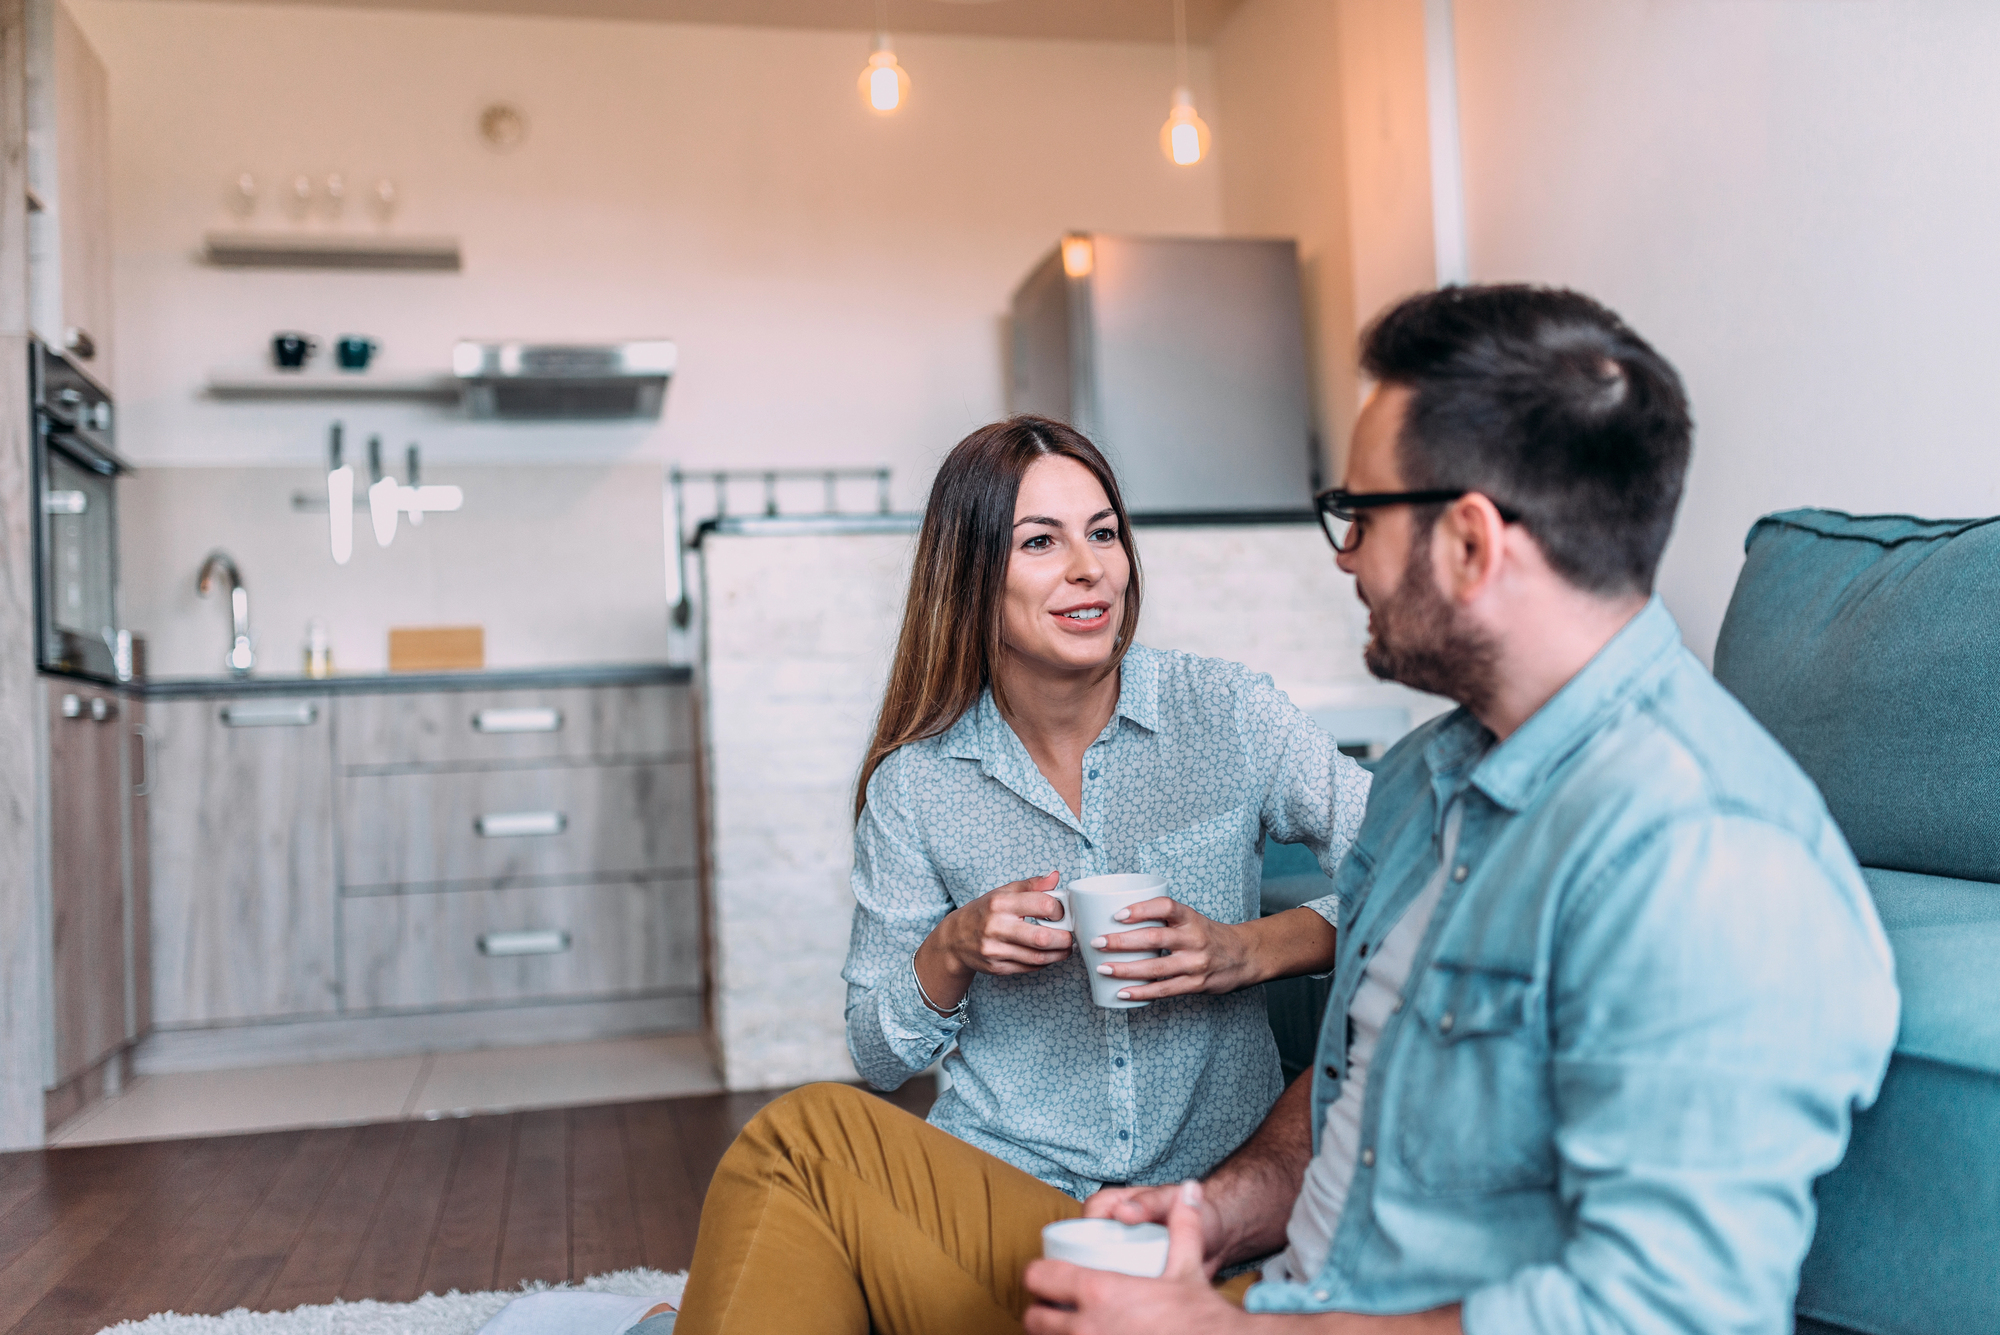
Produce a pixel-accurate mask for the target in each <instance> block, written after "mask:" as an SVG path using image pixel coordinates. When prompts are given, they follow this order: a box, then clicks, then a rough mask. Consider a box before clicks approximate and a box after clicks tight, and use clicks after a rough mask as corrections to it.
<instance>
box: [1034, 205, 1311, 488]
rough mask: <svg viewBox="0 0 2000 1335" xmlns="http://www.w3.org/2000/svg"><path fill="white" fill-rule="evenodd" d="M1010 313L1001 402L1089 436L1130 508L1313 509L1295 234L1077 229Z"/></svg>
mask: <svg viewBox="0 0 2000 1335" xmlns="http://www.w3.org/2000/svg"><path fill="white" fill-rule="evenodd" d="M1012 327H1013V345H1012V360H1013V366H1012V368H1011V375H1010V392H1009V396H1008V398H1009V406H1010V408H1011V409H1012V410H1013V411H1014V412H1027V413H1038V414H1040V415H1042V416H1045V417H1054V418H1057V419H1059V420H1061V421H1066V422H1068V423H1070V424H1071V425H1072V426H1075V427H1077V428H1078V429H1079V430H1081V431H1083V432H1084V433H1085V434H1086V435H1088V436H1089V437H1090V438H1091V439H1092V440H1094V441H1096V442H1097V444H1098V445H1099V447H1100V448H1102V449H1103V450H1104V451H1105V453H1106V454H1107V455H1108V456H1109V457H1110V459H1111V462H1112V466H1113V467H1114V468H1116V469H1117V471H1118V480H1119V485H1120V487H1121V488H1122V489H1123V490H1124V493H1125V503H1126V506H1127V508H1128V509H1130V510H1131V511H1132V512H1133V513H1134V514H1138V515H1160V516H1167V515H1181V516H1190V517H1192V516H1202V515H1206V516H1213V517H1216V518H1229V517H1245V516H1248V515H1250V514H1255V513H1273V514H1276V513H1279V512H1289V513H1291V514H1294V515H1296V514H1301V513H1303V512H1305V511H1306V510H1307V509H1308V507H1309V505H1310V503H1311V498H1312V493H1313V491H1314V489H1315V488H1316V487H1317V486H1318V484H1319V472H1320V463H1319V444H1318V441H1317V440H1316V439H1315V438H1314V431H1313V426H1312V410H1311V401H1310V394H1309V390H1308V388H1307V380H1306V350H1305V319H1304V308H1303V304H1302V301H1301V297H1300V292H1299V260H1298V248H1297V246H1296V244H1295V243H1293V242H1291V241H1268V240H1236V239H1230V238H1181V237H1138V236H1112V235H1107V234H1105V233H1101V232H1091V233H1073V234H1071V235H1069V236H1067V237H1065V238H1064V239H1063V241H1062V242H1061V244H1059V245H1058V246H1057V247H1056V248H1055V249H1054V250H1052V251H1050V252H1049V254H1048V256H1047V257H1046V258H1044V259H1043V260H1042V262H1041V263H1040V264H1038V265H1036V266H1035V268H1034V271H1033V272H1031V273H1030V274H1029V275H1028V277H1027V279H1026V280H1025V281H1024V282H1023V283H1022V284H1021V286H1020V287H1019V288H1018V289H1016V291H1015V293H1014V301H1013V309H1012Z"/></svg>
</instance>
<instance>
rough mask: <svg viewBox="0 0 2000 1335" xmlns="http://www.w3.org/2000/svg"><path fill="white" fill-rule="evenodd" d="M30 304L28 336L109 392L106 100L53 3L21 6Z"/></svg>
mask: <svg viewBox="0 0 2000 1335" xmlns="http://www.w3.org/2000/svg"><path fill="white" fill-rule="evenodd" d="M27 10H28V22H27V40H28V62H27V63H28V107H27V113H28V131H29V153H28V184H29V186H30V188H31V189H33V191H34V192H35V198H36V200H37V201H38V202H39V206H40V207H39V211H37V212H36V213H34V214H32V215H31V216H30V219H29V275H28V277H29V293H30V296H29V301H30V306H31V318H32V322H33V325H34V330H35V332H36V333H38V334H40V335H41V336H42V339H43V341H44V342H46V343H48V344H49V345H50V346H51V347H55V348H62V349H65V350H66V351H67V352H68V353H69V355H70V356H72V357H75V358H76V359H77V360H78V361H80V362H81V363H82V364H83V365H85V366H87V367H88V368H89V369H90V373H91V375H92V376H94V377H95V378H96V379H98V380H99V381H101V382H103V383H105V384H107V385H108V384H110V383H111V164H110V157H111V147H110V132H109V131H110V90H109V81H108V80H107V79H106V77H105V72H104V63H103V61H101V60H99V59H98V57H97V53H96V52H95V51H93V50H91V48H90V43H89V42H88V41H86V40H85V39H84V36H83V31H82V29H80V28H78V27H77V25H76V20H74V19H72V18H71V17H70V15H69V11H68V10H66V9H65V8H64V7H63V5H62V4H61V3H60V0H29V4H28V6H27Z"/></svg>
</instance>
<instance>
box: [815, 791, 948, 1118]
mask: <svg viewBox="0 0 2000 1335" xmlns="http://www.w3.org/2000/svg"><path fill="white" fill-rule="evenodd" d="M895 760H896V757H895V756H891V757H890V758H889V760H888V761H887V762H885V763H884V764H883V765H882V767H881V768H879V769H877V770H876V772H875V775H874V778H873V779H872V780H871V782H870V783H869V785H868V805H867V806H865V807H863V808H862V811H861V820H860V822H859V823H858V824H857V825H856V826H855V830H854V872H853V879H852V885H853V888H854V929H853V933H852V935H851V937H850V938H849V941H848V947H847V964H846V966H845V967H844V968H842V970H841V977H842V978H844V979H845V980H846V981H847V1050H848V1052H849V1053H851V1054H852V1055H853V1058H854V1069H855V1070H857V1071H858V1072H860V1074H861V1078H862V1079H864V1080H866V1081H867V1082H868V1083H869V1084H871V1085H873V1086H875V1088H877V1089H895V1088H897V1087H898V1086H900V1085H901V1084H902V1083H903V1082H904V1081H906V1080H908V1079H909V1078H910V1077H911V1076H913V1075H915V1074H917V1073H918V1072H920V1071H922V1070H923V1069H924V1068H925V1067H927V1066H929V1065H930V1064H931V1063H932V1062H934V1061H936V1060H937V1059H938V1058H939V1057H940V1056H942V1055H943V1053H944V1051H945V1049H946V1048H948V1047H950V1046H951V1042H952V1039H953V1038H954V1036H956V1035H957V1033H958V1031H959V1029H960V1028H961V1027H962V1026H963V1025H964V1023H965V1021H964V1018H963V1015H962V1013H961V1014H960V1015H955V1016H949V1017H947V1016H943V1015H939V1014H938V1013H937V1012H936V1011H934V1010H932V1009H931V1008H930V1007H929V1006H927V1005H925V1004H924V999H923V995H922V993H921V992H920V991H919V989H918V987H917V974H916V955H917V947H918V946H920V945H922V944H923V943H924V938H925V937H927V936H929V935H930V934H931V931H932V929H933V928H935V927H936V926H937V925H938V923H939V922H940V921H941V920H942V919H943V918H944V916H945V914H947V913H949V912H951V910H952V907H953V905H952V902H951V896H950V895H949V894H948V893H947V892H946V890H945V886H944V882H943V881H942V880H940V879H939V878H938V874H937V871H936V869H935V867H934V866H933V864H932V862H931V859H930V858H929V857H928V856H927V855H926V854H925V852H924V850H923V844H922V840H921V838H920V837H918V835H917V834H916V832H915V830H914V829H913V828H912V825H911V822H910V820H909V817H908V813H907V812H906V810H905V809H904V808H903V806H902V804H901V802H900V801H899V795H898V794H897V793H896V791H895V787H896V785H895V783H894V772H895V770H896V769H898V768H900V767H898V766H896V765H895Z"/></svg>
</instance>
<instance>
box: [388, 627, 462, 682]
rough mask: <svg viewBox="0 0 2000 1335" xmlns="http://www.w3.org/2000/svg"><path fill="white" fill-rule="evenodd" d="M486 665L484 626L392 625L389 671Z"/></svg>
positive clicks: (420, 670) (430, 670) (446, 669)
mask: <svg viewBox="0 0 2000 1335" xmlns="http://www.w3.org/2000/svg"><path fill="white" fill-rule="evenodd" d="M485 666H486V628H485V627H484V626H392V627H390V629H389V671H391V672H449V671H452V670H454V669H460V668H483V667H485Z"/></svg>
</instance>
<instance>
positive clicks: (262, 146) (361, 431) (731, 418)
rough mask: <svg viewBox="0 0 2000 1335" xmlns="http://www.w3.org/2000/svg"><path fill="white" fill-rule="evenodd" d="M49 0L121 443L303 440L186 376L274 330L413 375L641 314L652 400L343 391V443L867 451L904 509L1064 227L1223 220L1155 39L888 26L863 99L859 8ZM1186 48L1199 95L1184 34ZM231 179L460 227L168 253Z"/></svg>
mask: <svg viewBox="0 0 2000 1335" xmlns="http://www.w3.org/2000/svg"><path fill="white" fill-rule="evenodd" d="M67 2H68V3H72V4H73V5H74V7H75V9H76V11H77V14H78V16H79V19H80V20H81V22H82V24H83V26H84V28H85V29H86V31H87V33H88V35H89V38H90V40H91V42H92V44H93V45H94V46H95V47H96V48H97V50H98V51H99V52H100V53H101V54H102V56H103V57H104V61H105V63H106V65H107V66H108V67H109V70H110V77H111V89H112V149H113V159H114V183H113V185H114V189H113V203H114V210H115V220H114V221H115V231H116V238H117V247H116V249H117V257H118V263H117V304H118V312H119V315H118V325H117V329H118V336H119V343H120V347H119V350H118V356H119V370H118V377H119V384H118V386H117V388H118V390H119V393H120V396H121V407H122V408H123V410H124V413H125V417H124V437H123V444H124V445H125V446H126V447H127V448H128V449H129V450H130V451H131V453H132V454H133V455H134V456H135V457H136V458H137V459H138V460H139V461H140V462H141V463H142V464H148V463H150V464H156V465H165V464H218V463H229V464H272V463H292V464H307V463H311V462H313V461H315V460H317V459H318V458H319V457H320V452H321V450H322V449H323V442H324V427H325V423H326V421H327V420H328V419H329V418H330V417H332V416H334V415H335V413H334V412H333V411H331V410H330V409H329V407H328V406H327V405H317V406H312V407H272V406H243V405H222V404H216V403H212V402H209V401H206V400H204V399H202V398H201V397H200V396H199V393H198V390H199V387H200V385H201V383H202V382H203V379H204V377H205V376H206V374H207V373H208V372H209V370H210V369H211V368H215V367H229V366H255V365H257V364H259V362H260V361H261V359H262V358H263V357H264V356H265V349H266V346H267V340H268V338H269V336H270V334H271V332H272V331H273V330H277V329H290V328H299V329H304V330H307V331H309V332H312V333H315V334H318V335H320V336H322V337H325V336H330V335H335V334H339V333H343V332H350V331H353V332H363V333H371V334H374V335H376V336H378V337H380V338H381V340H382V341H383V343H384V350H383V354H382V355H383V360H384V364H385V368H386V369H398V368H401V369H424V368H443V367H445V366H446V365H447V363H448V358H449V354H450V347H451V343H452V342H453V340H455V339H457V338H459V337H462V336H466V335H487V336H495V335H515V336H534V337H543V338H551V339H563V338H585V339H587V338H602V337H615V336H620V335H631V334H646V333H659V334H666V335H669V336H671V337H673V338H675V339H677V340H678V341H679V343H680V348H681V355H682V372H681V376H680V378H679V379H678V381H677V382H676V383H675V385H674V387H673V389H672V390H671V392H670V394H669V397H668V406H667V414H666V420H665V422H664V423H663V424H661V425H658V426H641V427H633V426H607V425H598V426H587V427H574V426H572V427H549V426H522V425H512V426H479V425H476V424H471V423H463V422H457V423H454V422H451V421H449V420H448V419H446V418H443V417H442V416H439V415H436V414H435V413H433V412H430V411H426V410H421V409H402V408H364V409H360V410H355V409H353V408H351V407H350V406H346V405H343V406H342V408H341V410H340V412H339V415H340V416H342V417H344V418H345V419H346V420H347V423H348V427H349V438H350V440H352V439H356V438H358V437H359V436H360V435H365V433H367V432H368V431H372V430H382V431H384V432H386V433H388V435H389V437H390V444H391V445H392V446H394V447H396V448H397V450H398V451H400V448H401V446H402V444H403V443H404V442H405V441H406V440H407V439H411V438H415V439H419V440H421V441H422V442H423V443H424V445H425V449H426V457H427V458H428V459H430V460H431V461H432V462H433V463H434V464H437V465H439V466H440V468H441V467H442V466H444V465H447V464H450V463H453V462H481V463H506V462H541V463H548V462H556V461H569V460H577V459H586V460H594V461H599V462H603V461H631V460H636V459H646V460H663V459H678V460H680V461H682V462H683V463H686V464H688V465H690V466H712V465H717V464H731V465H737V466H762V465H780V464H795V463H826V462H837V463H857V464H875V463H888V464H891V465H893V466H894V467H895V469H896V474H897V492H898V496H899V498H900V499H902V500H904V501H909V500H911V499H913V498H916V497H920V496H921V495H922V490H923V488H924V486H925V485H926V484H927V482H928V479H929V473H930V470H931V468H932V467H933V465H934V463H935V459H936V457H937V456H938V455H940V454H941V453H942V452H943V450H944V449H945V448H947V447H949V445H950V444H951V443H952V442H953V441H955V440H956V439H957V438H958V437H959V436H960V435H962V434H963V433H964V432H965V431H966V430H968V429H969V428H970V427H972V426H975V425H977V424H979V423H981V422H983V421H986V420H989V419H991V418H992V417H994V416H996V415H997V414H999V413H1000V412H1001V410H1002V407H1003V395H1002V379H1001V374H1002V367H1001V350H1002V340H1001V338H1000V324H999V318H1000V316H1001V314H1002V313H1003V312H1004V311H1005V309H1006V306H1007V299H1008V296H1009V294H1010V292H1011V290H1012V288H1013V286H1014V284H1015V283H1016V282H1017V281H1018V280H1019V279H1020V278H1021V277H1022V276H1023V275H1024V274H1025V273H1026V271H1027V269H1028V267H1029V266H1030V264H1031V263H1032V262H1033V261H1035V260H1036V259H1037V258H1038V257H1039V256H1040V255H1041V254H1042V253H1043V252H1045V251H1046V250H1047V249H1048V248H1049V247H1050V246H1051V245H1053V244H1054V242H1055V240H1056V239H1057V237H1058V235H1059V234H1060V233H1061V232H1062V231H1063V230H1064V229H1066V228H1090V229H1101V230H1106V231H1129V232H1150V233H1180V234H1213V233H1215V232H1217V231H1218V230H1219V229H1220V227H1221V223H1222V209H1221V185H1220V174H1219V171H1218V169H1217V168H1216V167H1215V166H1214V165H1213V164H1212V163H1209V164H1203V165H1201V166H1199V167H1196V168H1192V169H1177V168H1175V167H1174V166H1173V165H1172V164H1170V163H1168V162H1167V161H1166V160H1165V159H1164V158H1163V156H1162V155H1161V153H1160V151H1159V147H1158V133H1159V127H1160V123H1161V120H1162V119H1163V118H1164V116H1165V114H1166V111H1167V106H1168V102H1169V99H1170V96H1171V92H1172V84H1173V57H1172V52H1171V49H1170V48H1168V47H1166V46H1163V45H1159V44H1147V43H1112V42H1060V41H1023V40H1013V39H995V38H953V37H938V36H926V37H915V36H912V37H907V38H904V39H902V40H900V41H899V42H898V44H897V50H898V52H899V54H900V56H901V58H902V60H903V63H904V65H905V66H906V67H907V68H908V69H909V70H910V72H911V76H912V79H913V81H914V90H913V93H912V96H911V100H910V104H909V106H908V108H907V109H906V110H905V111H904V112H903V113H901V114H899V115H897V116H895V117H891V118H877V117H875V116H874V115H873V114H871V113H870V112H869V111H867V110H866V109H865V108H864V107H863V106H862V105H861V101H860V98H859V96H858V94H857V92H856V88H855V79H856V76H857V74H858V73H859V71H860V70H861V68H862V66H863V65H864V63H865V62H866V59H867V54H868V50H869V44H870V37H869V35H868V34H865V33H857V32H808V31H793V30H782V29H770V28H758V29H751V28H728V27H708V26H698V25H686V24H658V23H624V22H614V21H600V20H568V19H543V18H512V17H498V16H487V17H475V16H466V15H453V14H441V13H416V12H393V11H383V10H366V11H339V10H334V9H330V8H327V9H322V8H312V7H306V6H290V5H286V6H260V5H245V4H203V3H184V2H182V0H145V3H140V2H139V0H67ZM1194 72H1195V82H1196V92H1197V95H1198V96H1199V97H1200V98H1202V99H1203V105H1204V106H1205V107H1209V108H1212V107H1213V106H1214V105H1215V100H1214V96H1213V89H1212V85H1211V80H1210V78H1209V61H1208V57H1207V53H1206V52H1204V51H1197V52H1196V53H1195V61H1194ZM496 98H504V99H507V100H509V101H512V102H514V103H516V104H517V105H519V106H520V107H521V108H522V109H523V110H524V111H525V112H526V113H527V115H528V117H529V119H530V122H531V132H530V135H529V138H528V140H527V141H526V143H525V144H524V145H522V146H521V147H520V148H519V149H517V150H516V151H514V152H512V153H508V154H500V153H495V152H493V151H491V150H490V149H488V148H486V147H485V146H484V145H483V144H482V142H481V141H480V140H479V138H478V137H477V134H476V132H475V128H474V125H475V119H476V117H477V115H478V113H479V110H480V109H481V107H483V106H484V105H486V104H487V103H488V102H490V101H492V100H493V99H496ZM1219 130H1220V125H1219V122H1218V131H1219ZM246 170H247V171H251V172H254V173H255V174H256V175H257V176H258V177H259V178H260V179H261V180H262V181H264V182H266V192H267V195H268V193H269V191H270V190H271V189H273V188H274V187H275V184H276V182H277V181H278V180H279V179H281V178H284V179H288V178H289V177H290V175H291V174H292V173H295V172H298V171H301V170H303V171H308V172H311V173H313V174H315V175H316V176H320V177H323V176H324V175H325V174H326V173H327V172H329V171H334V170H339V171H343V172H345V173H346V175H347V176H348V178H349V179H350V180H351V181H353V182H354V183H356V184H357V185H366V184H367V183H369V182H372V181H373V180H374V179H375V178H377V177H378V176H383V175H386V176H389V177H391V178H393V179H394V180H395V181H396V182H397V183H398V184H399V185H400V187H401V189H402V193H403V196H404V200H405V203H404V205H403V208H402V210H401V213H400V215H399V217H398V219H397V224H396V225H397V226H398V227H399V228H401V229H404V230H408V231H411V232H447V233H453V234H456V235H458V236H460V237H461V238H462V239H463V243H464V252H465V257H466V267H465V270H464V272H463V273H462V274H458V275H455V276H454V275H396V274H368V273H357V274H344V275H328V274H324V273H294V274H284V273H270V272H258V273H246V272H229V271H222V270H217V269H212V268H208V267H205V266H203V265H201V264H199V263H196V262H195V260H194V258H193V256H194V255H195V252H196V251H197V249H198V247H199V245H200V238H201V234H202V232H203V231H204V230H205V229H208V228H211V227H217V226H221V225H226V224H228V223H230V222H231V219H230V216H229V214H228V213H227V212H226V211H225V208H224V201H225V196H226V193H227V191H228V189H229V188H230V186H231V183H232V182H233V181H234V180H235V179H236V177H237V175H238V174H239V173H240V172H243V171H246ZM260 209H261V211H260V215H259V216H260V221H261V222H262V223H264V224H269V225H280V223H279V220H280V215H279V214H278V213H277V211H276V208H275V205H274V203H273V202H272V201H270V200H269V199H268V198H267V199H266V200H265V202H264V203H263V204H262V205H261V206H260ZM350 212H351V213H353V214H359V213H360V210H359V207H358V206H354V207H352V208H351V209H350ZM356 225H366V224H365V222H363V221H362V219H361V218H358V217H357V218H356Z"/></svg>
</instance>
